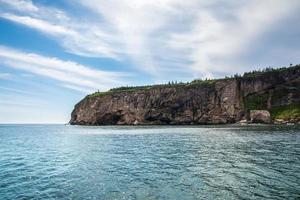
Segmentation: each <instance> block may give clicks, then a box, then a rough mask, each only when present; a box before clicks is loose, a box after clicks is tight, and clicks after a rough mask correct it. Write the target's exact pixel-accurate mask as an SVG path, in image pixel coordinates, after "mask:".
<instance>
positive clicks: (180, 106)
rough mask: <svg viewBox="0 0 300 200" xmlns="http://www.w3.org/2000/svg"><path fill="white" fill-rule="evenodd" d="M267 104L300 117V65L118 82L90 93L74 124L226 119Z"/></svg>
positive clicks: (274, 112)
mask: <svg viewBox="0 0 300 200" xmlns="http://www.w3.org/2000/svg"><path fill="white" fill-rule="evenodd" d="M254 109H264V110H268V111H270V113H271V117H272V118H273V120H276V119H278V118H286V119H285V120H292V121H300V116H299V113H300V65H297V66H293V67H289V68H281V69H276V70H273V69H272V70H265V71H263V72H253V73H246V74H244V76H242V77H241V76H236V77H234V78H224V79H216V80H206V81H193V82H191V83H186V84H182V83H180V84H166V85H156V86H144V87H132V88H129V87H128V88H127V87H125V88H118V89H112V90H109V91H107V92H102V93H101V92H98V93H94V94H91V95H88V96H87V97H85V98H84V99H83V100H81V101H80V102H79V103H78V104H77V105H75V108H74V110H73V112H72V114H71V120H70V124H78V125H114V124H118V125H122V124H124V125H125V124H128V125H131V124H224V123H235V122H238V121H240V120H242V119H246V118H248V116H249V111H250V110H254Z"/></svg>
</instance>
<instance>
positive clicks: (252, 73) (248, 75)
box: [90, 64, 300, 96]
mask: <svg viewBox="0 0 300 200" xmlns="http://www.w3.org/2000/svg"><path fill="white" fill-rule="evenodd" d="M292 67H300V65H299V64H298V65H294V66H293V65H292V64H290V67H280V68H272V67H267V68H264V69H261V70H253V71H250V72H245V73H244V74H243V75H241V74H237V73H236V74H235V75H232V76H225V78H220V79H209V78H205V79H195V80H193V81H191V82H178V81H176V80H175V81H169V82H168V83H166V84H156V85H144V86H121V87H116V88H112V89H110V90H108V91H106V92H100V91H99V90H98V91H97V92H95V93H93V94H91V95H90V96H98V95H104V94H107V93H113V92H123V91H124V92H126V91H136V90H147V89H153V88H165V87H170V86H172V87H180V86H186V85H194V84H203V85H209V84H213V83H215V82H216V81H217V80H227V79H234V78H251V77H256V76H259V75H261V74H266V73H270V75H271V74H272V73H278V72H282V71H285V70H288V69H290V68H292Z"/></svg>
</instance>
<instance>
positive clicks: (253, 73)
mask: <svg viewBox="0 0 300 200" xmlns="http://www.w3.org/2000/svg"><path fill="white" fill-rule="evenodd" d="M299 66H300V65H295V66H292V65H290V67H280V68H272V67H267V68H264V69H262V70H253V71H251V72H245V73H244V75H243V77H256V76H258V75H261V74H269V75H272V73H280V72H283V71H286V70H289V69H290V68H292V67H299Z"/></svg>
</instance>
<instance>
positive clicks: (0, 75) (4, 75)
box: [0, 73, 13, 79]
mask: <svg viewBox="0 0 300 200" xmlns="http://www.w3.org/2000/svg"><path fill="white" fill-rule="evenodd" d="M12 77H13V75H12V74H10V73H0V79H11V78H12Z"/></svg>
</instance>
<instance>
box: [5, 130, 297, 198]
mask: <svg viewBox="0 0 300 200" xmlns="http://www.w3.org/2000/svg"><path fill="white" fill-rule="evenodd" d="M0 199H126V200H127V199H171V200H176V199H178V200H184V199H300V127H296V126H285V127H283V126H282V127H279V126H248V127H235V126H231V127H228V126H223V127H203V126H200V127H199V126H198V127H197V126H195V127H190V126H183V127H166V126H151V127H116V126H106V127H79V126H64V125H1V126H0Z"/></svg>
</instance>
